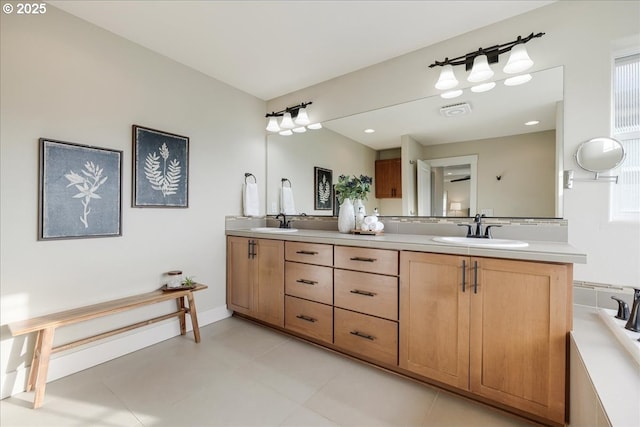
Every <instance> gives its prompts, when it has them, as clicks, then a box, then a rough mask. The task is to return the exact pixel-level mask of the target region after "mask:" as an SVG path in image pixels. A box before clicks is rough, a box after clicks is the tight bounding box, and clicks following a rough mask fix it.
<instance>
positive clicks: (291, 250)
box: [284, 242, 333, 267]
mask: <svg viewBox="0 0 640 427" xmlns="http://www.w3.org/2000/svg"><path fill="white" fill-rule="evenodd" d="M284 257H285V259H286V260H287V261H297V262H306V263H308V264H316V265H326V266H329V267H331V266H333V245H324V244H322V243H304V242H286V243H285V245H284Z"/></svg>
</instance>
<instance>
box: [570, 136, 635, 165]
mask: <svg viewBox="0 0 640 427" xmlns="http://www.w3.org/2000/svg"><path fill="white" fill-rule="evenodd" d="M624 157H625V151H624V147H623V146H622V144H620V142H619V141H617V140H615V139H613V138H606V137H600V138H593V139H590V140H589V141H585V142H583V143H582V144H580V146H579V147H578V150H577V152H576V161H577V163H578V166H580V167H581V168H582V169H584V170H586V171H589V172H596V173H599V172H606V171H609V170H611V169H615V168H617V167H618V166H620V164H621V163H622V162H623V161H624Z"/></svg>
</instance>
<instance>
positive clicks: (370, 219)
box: [364, 215, 378, 226]
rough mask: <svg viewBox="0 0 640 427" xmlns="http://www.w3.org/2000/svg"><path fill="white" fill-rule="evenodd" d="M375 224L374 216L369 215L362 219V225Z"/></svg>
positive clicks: (376, 218)
mask: <svg viewBox="0 0 640 427" xmlns="http://www.w3.org/2000/svg"><path fill="white" fill-rule="evenodd" d="M376 222H378V217H377V216H375V215H370V216H367V217H365V218H364V223H365V224H367V225H369V226H370V225H373V224H375V223H376Z"/></svg>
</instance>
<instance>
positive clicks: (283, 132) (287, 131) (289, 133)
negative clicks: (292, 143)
mask: <svg viewBox="0 0 640 427" xmlns="http://www.w3.org/2000/svg"><path fill="white" fill-rule="evenodd" d="M278 133H279V134H280V135H282V136H290V135H293V132H291V129H287V130H283V131H280V132H278Z"/></svg>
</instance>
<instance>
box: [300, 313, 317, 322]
mask: <svg viewBox="0 0 640 427" xmlns="http://www.w3.org/2000/svg"><path fill="white" fill-rule="evenodd" d="M296 317H297V318H298V319H301V320H305V321H307V322H311V323H315V322H316V319H314V318H313V317H309V316H305V315H304V314H298V315H297V316H296Z"/></svg>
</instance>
